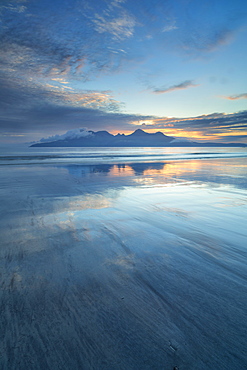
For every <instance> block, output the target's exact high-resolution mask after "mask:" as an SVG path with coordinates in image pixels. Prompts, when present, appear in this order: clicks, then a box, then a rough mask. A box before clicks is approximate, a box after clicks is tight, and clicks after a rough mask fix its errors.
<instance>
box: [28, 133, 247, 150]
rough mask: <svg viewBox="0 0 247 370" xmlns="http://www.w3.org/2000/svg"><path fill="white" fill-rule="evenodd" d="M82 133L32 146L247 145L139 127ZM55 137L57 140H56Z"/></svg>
mask: <svg viewBox="0 0 247 370" xmlns="http://www.w3.org/2000/svg"><path fill="white" fill-rule="evenodd" d="M80 131H81V135H78V134H77V135H72V134H71V135H68V133H70V132H72V131H69V132H68V133H67V135H63V136H61V137H59V136H57V137H53V138H50V140H51V141H48V139H46V140H44V139H43V141H42V140H41V142H39V143H35V144H32V145H31V146H32V147H181V146H182V147H184V146H186V147H194V146H197V147H198V146H201V147H205V146H209V147H216V146H222V147H225V146H236V147H246V146H247V145H246V144H241V143H227V144H222V143H213V142H206V143H205V142H203V143H202V142H195V141H190V140H186V139H184V140H183V139H176V138H174V137H172V136H167V135H165V134H163V133H162V132H155V133H147V132H145V131H143V130H141V129H137V130H136V131H134V132H133V133H132V134H130V135H125V134H117V135H112V134H110V133H109V132H107V131H97V132H94V131H84V130H80ZM54 138H55V140H54Z"/></svg>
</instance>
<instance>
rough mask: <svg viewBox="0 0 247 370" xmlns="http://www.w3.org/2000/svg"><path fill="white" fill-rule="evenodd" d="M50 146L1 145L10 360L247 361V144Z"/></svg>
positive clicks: (78, 364)
mask: <svg viewBox="0 0 247 370" xmlns="http://www.w3.org/2000/svg"><path fill="white" fill-rule="evenodd" d="M49 150H50V151H48V150H47V149H46V150H44V151H43V152H41V148H33V149H32V150H30V152H28V150H27V152H26V153H22V154H17V153H15V154H9V155H8V156H1V161H0V171H1V178H0V199H1V202H0V209H1V222H0V233H1V247H0V258H1V259H0V269H1V270H0V273H1V289H0V297H1V298H0V304H1V317H0V322H1V330H0V338H1V340H0V364H1V365H0V367H1V369H8V370H9V369H18V370H22V369H29V370H30V369H35V370H38V369H42V370H43V369H53V370H54V369H99V370H101V369H124V370H126V369H128V370H129V369H162V370H166V369H167V370H169V369H171V370H173V369H174V368H176V367H177V368H178V369H179V370H188V369H189V370H204V369H205V370H206V369H227V370H229V369H231V370H235V369H236V370H239V369H244V368H246V365H247V349H246V341H247V312H246V307H247V284H246V283H247V268H246V256H247V229H246V216H247V202H246V199H247V198H246V194H247V191H246V190H247V161H246V158H247V151H246V149H242V148H241V149H239V148H237V149H236V148H235V149H232V148H226V149H225V148H220V149H218V148H206V149H202V148H200V149H198V148H183V149H181V148H177V149H174V151H173V153H169V149H167V150H164V149H159V148H158V149H155V150H154V149H152V148H145V150H141V149H140V150H139V149H133V150H131V149H129V148H125V149H124V150H122V151H121V150H120V149H111V148H107V149H102V150H100V149H97V148H94V149H92V150H91V151H89V150H88V149H87V150H84V151H83V150H79V149H73V151H72V150H69V149H64V148H62V149H59V148H56V149H54V151H53V152H52V151H51V149H49ZM144 152H145V153H144ZM143 153H144V154H143Z"/></svg>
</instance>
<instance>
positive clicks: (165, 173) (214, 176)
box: [65, 158, 247, 188]
mask: <svg viewBox="0 0 247 370" xmlns="http://www.w3.org/2000/svg"><path fill="white" fill-rule="evenodd" d="M235 162H236V160H235V159H221V160H220V159H219V160H217V161H215V160H212V159H210V160H206V159H204V160H190V161H185V160H184V161H172V162H166V163H161V162H159V163H129V164H107V165H70V166H66V167H65V168H66V169H67V170H68V172H69V173H70V174H71V175H73V176H76V177H90V175H91V176H94V175H96V174H99V175H100V174H102V175H106V176H108V177H109V178H114V177H129V178H131V177H132V180H133V181H134V182H135V181H137V182H139V183H142V184H145V181H146V182H147V184H148V183H149V184H150V183H153V184H155V183H156V182H157V183H159V182H162V183H164V182H165V181H166V180H167V181H168V183H169V179H173V180H177V181H184V180H185V181H199V182H211V183H219V184H229V185H232V186H234V187H240V188H247V166H246V160H245V158H240V159H238V166H236V163H235ZM138 176H139V177H140V181H139V180H136V179H135V178H134V177H138Z"/></svg>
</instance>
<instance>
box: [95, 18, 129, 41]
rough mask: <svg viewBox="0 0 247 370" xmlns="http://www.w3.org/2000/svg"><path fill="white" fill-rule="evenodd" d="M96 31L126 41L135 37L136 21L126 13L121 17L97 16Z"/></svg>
mask: <svg viewBox="0 0 247 370" xmlns="http://www.w3.org/2000/svg"><path fill="white" fill-rule="evenodd" d="M93 22H94V24H95V29H96V31H97V32H99V33H105V32H106V33H109V34H111V35H112V36H113V37H114V38H115V39H119V40H122V39H125V38H128V37H131V36H133V33H134V27H135V20H134V18H133V17H132V16H130V15H129V14H127V13H126V12H122V14H120V16H119V17H114V18H112V17H109V16H108V17H107V16H102V15H97V16H96V18H95V19H94V21H93Z"/></svg>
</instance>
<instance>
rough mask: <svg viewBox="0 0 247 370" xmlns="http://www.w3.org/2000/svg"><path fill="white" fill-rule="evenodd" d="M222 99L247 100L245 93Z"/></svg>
mask: <svg viewBox="0 0 247 370" xmlns="http://www.w3.org/2000/svg"><path fill="white" fill-rule="evenodd" d="M223 98H224V99H228V100H238V99H247V93H246V94H239V95H232V96H223Z"/></svg>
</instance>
